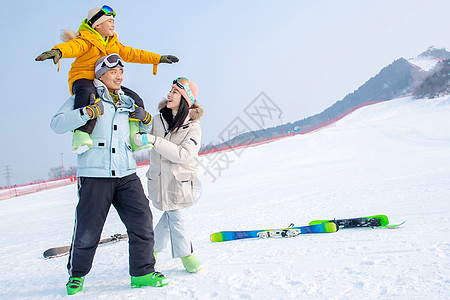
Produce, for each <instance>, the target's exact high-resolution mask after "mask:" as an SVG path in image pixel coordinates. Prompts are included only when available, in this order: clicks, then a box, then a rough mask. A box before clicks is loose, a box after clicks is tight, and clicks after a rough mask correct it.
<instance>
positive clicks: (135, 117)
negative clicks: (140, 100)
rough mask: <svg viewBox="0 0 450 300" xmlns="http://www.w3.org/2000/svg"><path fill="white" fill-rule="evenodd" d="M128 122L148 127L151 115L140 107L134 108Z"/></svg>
mask: <svg viewBox="0 0 450 300" xmlns="http://www.w3.org/2000/svg"><path fill="white" fill-rule="evenodd" d="M135 105H136V104H135ZM130 120H132V121H141V122H142V124H144V125H148V124H150V123H151V122H152V115H151V114H149V113H148V112H146V111H145V110H144V109H143V108H142V107H140V106H136V109H135V110H134V112H132V113H130Z"/></svg>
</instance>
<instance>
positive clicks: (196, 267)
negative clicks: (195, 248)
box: [181, 254, 203, 273]
mask: <svg viewBox="0 0 450 300" xmlns="http://www.w3.org/2000/svg"><path fill="white" fill-rule="evenodd" d="M181 261H182V262H183V266H184V268H185V269H186V271H188V272H189V273H197V272H198V271H201V270H203V265H202V263H201V262H200V261H199V260H198V259H197V257H195V256H194V255H193V254H191V255H188V256H185V257H182V258H181Z"/></svg>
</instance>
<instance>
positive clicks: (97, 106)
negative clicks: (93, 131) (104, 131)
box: [83, 94, 105, 120]
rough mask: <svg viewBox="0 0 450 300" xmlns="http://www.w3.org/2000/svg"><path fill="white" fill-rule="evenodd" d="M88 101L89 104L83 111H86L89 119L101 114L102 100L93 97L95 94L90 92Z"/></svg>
mask: <svg viewBox="0 0 450 300" xmlns="http://www.w3.org/2000/svg"><path fill="white" fill-rule="evenodd" d="M89 103H90V104H89V105H88V106H85V107H84V108H83V112H84V113H87V114H88V115H89V116H90V117H91V120H92V119H95V118H97V117H98V116H101V115H103V113H104V111H105V107H104V106H103V102H102V100H100V98H97V99H95V95H94V94H91V97H90V102H89ZM88 111H91V112H92V116H91V115H90V114H89V113H88Z"/></svg>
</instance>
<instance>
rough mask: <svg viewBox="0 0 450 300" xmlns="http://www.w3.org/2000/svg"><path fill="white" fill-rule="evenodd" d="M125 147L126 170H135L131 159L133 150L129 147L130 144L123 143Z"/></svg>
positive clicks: (133, 161)
mask: <svg viewBox="0 0 450 300" xmlns="http://www.w3.org/2000/svg"><path fill="white" fill-rule="evenodd" d="M125 147H126V149H127V150H126V164H127V169H128V170H130V169H136V168H137V165H136V160H135V159H134V157H133V150H132V147H131V144H130V143H128V142H125Z"/></svg>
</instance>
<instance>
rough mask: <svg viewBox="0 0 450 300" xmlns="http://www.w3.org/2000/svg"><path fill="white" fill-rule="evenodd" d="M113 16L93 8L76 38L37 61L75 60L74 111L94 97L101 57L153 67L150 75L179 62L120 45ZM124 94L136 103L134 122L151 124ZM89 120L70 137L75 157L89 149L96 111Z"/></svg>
mask: <svg viewBox="0 0 450 300" xmlns="http://www.w3.org/2000/svg"><path fill="white" fill-rule="evenodd" d="M115 16H116V12H115V11H114V10H113V9H112V8H111V7H109V6H107V5H104V6H102V7H95V8H92V9H90V10H89V13H88V17H87V18H86V19H85V20H83V22H82V24H81V26H80V28H79V29H78V36H72V39H70V40H68V41H66V42H64V43H61V44H59V45H56V46H54V47H53V48H52V49H51V50H49V51H46V52H44V53H42V54H41V55H39V56H38V57H37V58H36V61H43V60H46V59H50V58H52V59H53V62H54V63H55V64H57V63H59V62H58V61H59V59H60V58H75V61H74V62H73V63H72V67H71V69H70V71H69V89H70V92H71V94H74V95H75V103H74V109H77V108H82V107H87V106H89V105H90V104H92V103H90V102H91V94H94V95H95V93H96V90H95V87H94V85H93V83H92V81H93V80H94V78H95V69H94V66H95V62H96V61H97V60H98V59H99V58H100V57H103V56H107V55H109V54H112V53H117V54H119V55H120V56H121V57H122V59H123V60H124V61H125V62H132V63H141V64H153V74H154V75H156V66H157V65H158V64H160V63H168V64H171V63H176V62H178V58H177V57H175V56H173V55H162V56H161V55H159V54H156V53H152V52H148V51H144V50H140V49H134V48H131V47H128V46H124V45H122V44H121V43H120V42H119V39H118V38H117V35H116V33H115V31H114V17H115ZM122 90H123V91H124V93H125V94H126V95H128V96H130V97H131V98H133V100H134V101H135V103H136V105H137V106H138V107H136V112H135V113H134V118H135V119H134V120H135V121H142V122H143V123H144V124H146V125H147V124H149V123H150V122H151V115H150V114H149V113H148V112H146V111H145V108H144V102H143V101H142V99H141V98H140V97H139V95H137V94H136V93H135V92H133V91H132V90H130V89H128V88H126V87H124V86H122ZM94 111H96V112H97V113H98V114H96V113H94V115H93V116H92V119H91V120H90V121H88V122H87V123H86V124H85V125H84V126H82V127H80V128H78V129H77V130H76V131H75V132H74V135H73V141H72V146H73V150H74V152H75V153H82V152H84V151H86V150H87V149H89V148H90V147H92V140H91V138H90V136H89V134H90V133H92V130H93V129H94V127H95V123H96V121H97V119H96V117H97V116H98V115H101V113H102V112H101V110H98V109H97V110H95V109H94Z"/></svg>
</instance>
